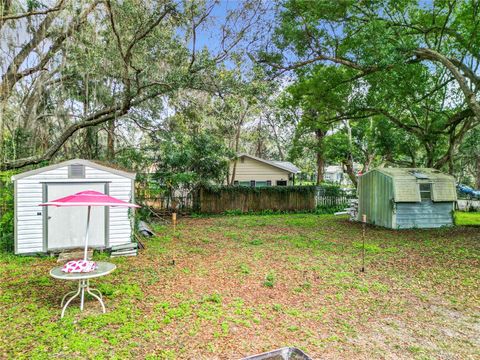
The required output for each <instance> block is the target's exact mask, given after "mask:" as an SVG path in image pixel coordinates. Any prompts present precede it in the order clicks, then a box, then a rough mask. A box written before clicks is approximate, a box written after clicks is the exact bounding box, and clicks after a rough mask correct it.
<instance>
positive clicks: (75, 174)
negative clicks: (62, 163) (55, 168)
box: [68, 164, 85, 179]
mask: <svg viewBox="0 0 480 360" xmlns="http://www.w3.org/2000/svg"><path fill="white" fill-rule="evenodd" d="M68 178H69V179H85V166H84V165H80V164H74V165H70V166H69V167H68Z"/></svg>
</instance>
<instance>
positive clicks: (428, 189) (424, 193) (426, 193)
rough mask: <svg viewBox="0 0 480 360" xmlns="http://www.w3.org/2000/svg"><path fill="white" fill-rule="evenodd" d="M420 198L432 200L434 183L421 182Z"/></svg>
mask: <svg viewBox="0 0 480 360" xmlns="http://www.w3.org/2000/svg"><path fill="white" fill-rule="evenodd" d="M420 199H421V200H422V201H430V200H432V185H431V184H420Z"/></svg>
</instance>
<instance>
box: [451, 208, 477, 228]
mask: <svg viewBox="0 0 480 360" xmlns="http://www.w3.org/2000/svg"><path fill="white" fill-rule="evenodd" d="M455 224H457V225H461V226H475V225H477V226H480V212H462V211H457V212H455Z"/></svg>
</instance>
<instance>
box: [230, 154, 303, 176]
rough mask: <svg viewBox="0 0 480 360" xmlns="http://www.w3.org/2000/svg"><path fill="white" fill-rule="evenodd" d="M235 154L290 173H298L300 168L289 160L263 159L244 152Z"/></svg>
mask: <svg viewBox="0 0 480 360" xmlns="http://www.w3.org/2000/svg"><path fill="white" fill-rule="evenodd" d="M237 156H238V157H239V158H240V157H242V156H245V157H248V158H250V159H253V160H257V161H260V162H263V163H265V164H268V165H271V166H274V167H276V168H279V169H282V170H285V171H288V172H290V173H292V174H298V173H300V172H301V171H300V169H299V168H298V167H296V166H295V165H294V164H292V163H291V162H290V161H277V160H265V159H262V158H259V157H256V156H253V155H249V154H245V153H241V154H238V155H237Z"/></svg>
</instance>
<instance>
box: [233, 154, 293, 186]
mask: <svg viewBox="0 0 480 360" xmlns="http://www.w3.org/2000/svg"><path fill="white" fill-rule="evenodd" d="M234 163H235V162H233V161H232V162H231V163H230V178H231V177H232V175H233V167H234ZM289 175H290V173H289V172H288V171H286V170H282V169H279V168H277V167H275V166H271V165H268V164H265V163H262V162H260V161H257V160H254V159H250V158H248V157H244V162H243V163H242V162H241V160H240V159H238V160H237V167H236V169H235V179H234V180H236V181H250V180H255V181H268V180H271V181H272V185H273V186H274V185H276V181H277V180H286V181H288V177H289ZM289 184H291V181H290V182H289Z"/></svg>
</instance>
